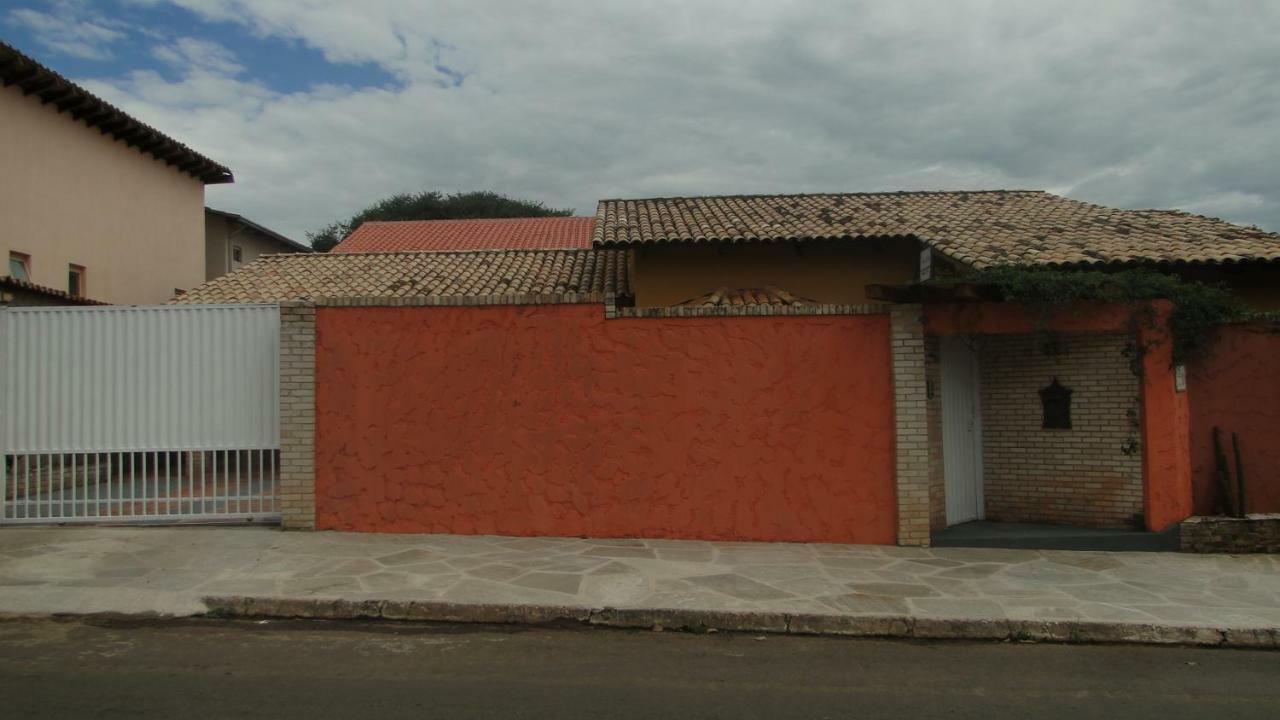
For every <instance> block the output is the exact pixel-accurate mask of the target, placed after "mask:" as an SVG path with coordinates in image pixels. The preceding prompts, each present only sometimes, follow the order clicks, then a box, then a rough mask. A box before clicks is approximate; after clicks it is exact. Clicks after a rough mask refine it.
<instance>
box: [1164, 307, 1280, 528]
mask: <svg viewBox="0 0 1280 720" xmlns="http://www.w3.org/2000/svg"><path fill="white" fill-rule="evenodd" d="M1187 371H1188V372H1187V376H1188V377H1187V383H1188V384H1187V391H1188V393H1189V394H1190V396H1191V402H1190V405H1191V464H1192V469H1193V474H1192V478H1193V480H1194V483H1193V488H1194V491H1195V512H1196V514H1198V515H1207V514H1212V513H1215V512H1219V511H1221V509H1222V500H1221V496H1220V493H1219V491H1218V488H1217V481H1216V480H1215V479H1214V468H1215V467H1216V465H1215V463H1214V457H1213V428H1214V426H1215V425H1216V426H1218V427H1221V428H1222V430H1223V450H1224V451H1225V452H1226V453H1227V457H1228V460H1229V461H1230V463H1231V466H1232V467H1233V468H1234V467H1235V459H1234V457H1233V455H1232V452H1231V436H1230V433H1232V432H1235V433H1238V434H1239V435H1240V447H1241V451H1242V455H1243V460H1244V470H1245V473H1244V474H1245V480H1246V482H1247V487H1246V495H1247V496H1248V497H1247V499H1248V510H1249V512H1259V513H1274V512H1280V325H1276V324H1259V325H1238V326H1231V327H1226V328H1223V329H1222V330H1221V331H1220V333H1219V336H1218V341H1217V343H1216V344H1215V345H1214V347H1213V350H1212V351H1211V352H1210V354H1208V355H1207V356H1205V357H1204V358H1202V359H1200V360H1198V361H1196V362H1193V363H1191V364H1190V366H1189V367H1188V368H1187Z"/></svg>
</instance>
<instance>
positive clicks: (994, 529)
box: [929, 520, 1179, 552]
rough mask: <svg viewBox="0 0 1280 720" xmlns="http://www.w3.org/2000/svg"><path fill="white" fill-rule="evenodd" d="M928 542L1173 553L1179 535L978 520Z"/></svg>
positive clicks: (1173, 531) (1175, 528) (1175, 532)
mask: <svg viewBox="0 0 1280 720" xmlns="http://www.w3.org/2000/svg"><path fill="white" fill-rule="evenodd" d="M929 542H930V544H931V545H932V546H933V547H973V548H978V547H983V548H1012V549H1021V550H1084V551H1102V552H1176V551H1178V550H1179V531H1178V526H1177V525H1174V526H1172V527H1170V528H1169V529H1168V530H1164V531H1163V532H1146V531H1142V530H1103V529H1098V528H1082V527H1071V526H1069V525H1046V524H1039V523H1006V522H989V521H985V520H978V521H974V522H967V523H963V524H960V525H952V526H951V527H949V528H947V529H945V530H942V531H940V532H936V533H934V534H933V536H932V537H931V538H930V540H929Z"/></svg>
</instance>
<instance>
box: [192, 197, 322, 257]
mask: <svg viewBox="0 0 1280 720" xmlns="http://www.w3.org/2000/svg"><path fill="white" fill-rule="evenodd" d="M204 211H205V212H207V213H212V214H214V215H218V216H220V217H224V218H226V219H228V220H230V221H232V222H237V223H240V224H241V225H244V226H245V227H248V228H251V229H253V230H256V231H257V232H259V233H261V234H263V235H266V236H267V237H269V238H271V239H272V240H275V241H276V242H278V243H280V244H281V245H285V246H286V247H288V248H289V249H291V250H296V251H298V252H307V253H309V252H315V250H313V249H312V248H311V246H310V245H303V244H302V243H300V242H298V241H297V240H294V239H292V238H288V237H285V236H284V235H281V234H280V233H278V232H276V231H275V230H272V229H271V228H269V227H265V226H263V225H259V224H258V223H256V222H254V221H252V220H250V219H249V218H247V217H245V216H243V215H237V214H236V213H233V212H227V211H226V210H215V209H213V208H211V207H209V206H207V205H206V206H205V208H204Z"/></svg>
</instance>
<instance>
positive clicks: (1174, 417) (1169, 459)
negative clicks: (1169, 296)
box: [1138, 300, 1192, 531]
mask: <svg viewBox="0 0 1280 720" xmlns="http://www.w3.org/2000/svg"><path fill="white" fill-rule="evenodd" d="M1153 305H1155V309H1156V322H1155V323H1151V324H1142V325H1141V326H1140V329H1139V331H1138V341H1139V342H1140V343H1141V344H1142V347H1143V353H1142V459H1143V464H1144V468H1143V475H1144V478H1143V480H1144V487H1143V489H1144V495H1145V499H1146V503H1145V505H1146V520H1147V529H1148V530H1157V531H1158V530H1164V529H1165V528H1167V527H1169V526H1170V525H1173V524H1174V523H1176V522H1180V521H1182V520H1185V519H1187V518H1188V517H1190V516H1191V514H1192V493H1191V411H1190V407H1189V400H1188V397H1187V393H1186V392H1178V391H1177V389H1176V386H1175V375H1174V367H1173V338H1172V336H1171V335H1170V334H1169V328H1168V319H1169V313H1170V310H1171V308H1172V306H1171V305H1170V304H1169V303H1168V302H1166V301H1163V300H1161V301H1157V302H1155V303H1153Z"/></svg>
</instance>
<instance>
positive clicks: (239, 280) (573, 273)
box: [171, 249, 631, 304]
mask: <svg viewBox="0 0 1280 720" xmlns="http://www.w3.org/2000/svg"><path fill="white" fill-rule="evenodd" d="M627 263H628V260H627V253H626V251H623V250H591V249H587V250H509V251H486V252H462V253H459V252H454V253H446V252H440V253H429V252H401V253H316V254H288V255H266V256H263V257H261V258H259V259H258V260H256V261H254V262H252V263H250V264H248V265H246V266H244V267H243V268H241V269H240V270H237V271H236V272H233V273H230V274H228V275H223V276H222V277H219V278H216V279H214V280H211V281H209V282H207V283H205V284H204V285H201V286H199V287H197V288H195V289H193V290H191V291H189V292H187V293H186V294H185V295H182V296H180V297H178V298H175V299H174V300H172V301H171V302H173V303H178V304H191V303H256V302H281V301H285V300H307V299H309V300H316V299H330V300H332V299H339V298H426V297H434V298H454V299H457V300H458V301H459V304H467V303H469V302H476V303H477V304H478V301H477V298H488V299H491V300H492V301H495V302H496V301H497V299H498V298H500V297H501V296H510V295H566V294H574V295H577V296H579V297H578V301H580V302H590V301H597V302H598V301H600V300H603V298H604V294H605V293H614V294H617V295H629V294H630V293H631V287H630V273H629V270H628V267H627ZM583 296H585V297H583Z"/></svg>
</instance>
